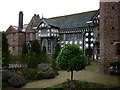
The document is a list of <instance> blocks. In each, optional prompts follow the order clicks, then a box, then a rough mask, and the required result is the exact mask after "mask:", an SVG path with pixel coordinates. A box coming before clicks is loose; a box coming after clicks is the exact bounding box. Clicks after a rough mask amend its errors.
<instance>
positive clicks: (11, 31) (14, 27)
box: [6, 25, 19, 33]
mask: <svg viewBox="0 0 120 90" xmlns="http://www.w3.org/2000/svg"><path fill="white" fill-rule="evenodd" d="M17 29H18V27H17V26H13V25H10V26H9V28H8V29H7V31H6V33H15V32H19V31H18V30H17Z"/></svg>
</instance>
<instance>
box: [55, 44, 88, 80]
mask: <svg viewBox="0 0 120 90" xmlns="http://www.w3.org/2000/svg"><path fill="white" fill-rule="evenodd" d="M56 64H57V67H58V68H59V69H61V70H67V71H71V81H72V80H73V71H79V70H83V69H84V68H85V65H86V60H85V56H84V54H83V52H82V50H81V49H80V48H79V47H78V46H76V45H74V44H71V45H68V46H66V47H64V48H63V49H62V50H61V52H60V54H59V55H58V57H57V60H56Z"/></svg>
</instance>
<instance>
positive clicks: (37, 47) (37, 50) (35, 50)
mask: <svg viewBox="0 0 120 90" xmlns="http://www.w3.org/2000/svg"><path fill="white" fill-rule="evenodd" d="M30 51H31V52H33V53H35V54H40V53H41V46H40V44H39V41H38V40H33V41H32V43H31V50H30Z"/></svg>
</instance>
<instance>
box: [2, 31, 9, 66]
mask: <svg viewBox="0 0 120 90" xmlns="http://www.w3.org/2000/svg"><path fill="white" fill-rule="evenodd" d="M8 46H9V44H8V39H7V37H6V34H5V33H4V32H3V33H2V63H3V67H7V66H8V64H9V61H10V60H9V56H10V55H9V49H8Z"/></svg>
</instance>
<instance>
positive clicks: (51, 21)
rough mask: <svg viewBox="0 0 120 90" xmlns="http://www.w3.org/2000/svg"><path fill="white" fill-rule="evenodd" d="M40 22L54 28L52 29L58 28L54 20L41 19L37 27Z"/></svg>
mask: <svg viewBox="0 0 120 90" xmlns="http://www.w3.org/2000/svg"><path fill="white" fill-rule="evenodd" d="M42 22H45V23H47V25H49V26H54V27H57V28H59V23H58V22H57V21H56V20H53V19H47V18H41V19H40V22H39V24H38V25H40V24H41V23H42Z"/></svg>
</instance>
